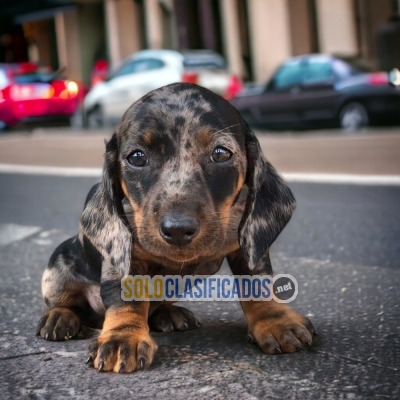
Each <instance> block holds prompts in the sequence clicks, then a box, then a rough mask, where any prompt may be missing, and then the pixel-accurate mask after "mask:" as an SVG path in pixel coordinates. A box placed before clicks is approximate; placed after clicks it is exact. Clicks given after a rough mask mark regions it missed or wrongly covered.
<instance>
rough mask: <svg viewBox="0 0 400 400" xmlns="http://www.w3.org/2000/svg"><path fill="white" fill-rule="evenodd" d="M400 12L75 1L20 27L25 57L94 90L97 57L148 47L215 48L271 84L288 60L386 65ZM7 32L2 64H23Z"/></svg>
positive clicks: (331, 6)
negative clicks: (386, 30)
mask: <svg viewBox="0 0 400 400" xmlns="http://www.w3.org/2000/svg"><path fill="white" fill-rule="evenodd" d="M49 1H50V2H51V0H48V2H47V3H46V4H47V5H49V4H50V3H49ZM59 3H60V2H59V1H58V2H57V5H59ZM399 9H400V1H399V0H334V1H332V0H75V1H73V0H71V1H70V2H65V4H63V6H62V7H59V6H57V7H50V8H49V7H47V8H46V7H44V8H43V9H42V10H39V11H36V12H27V13H21V9H19V11H18V14H17V15H13V23H14V25H16V26H19V27H20V28H21V35H22V36H23V38H22V39H21V38H20V40H22V42H24V43H25V44H24V45H25V46H26V51H25V52H20V54H26V56H25V57H27V58H28V59H29V60H30V61H39V62H42V63H45V64H51V65H52V66H53V68H57V69H62V70H63V71H64V74H65V75H66V76H68V77H69V78H70V79H77V80H81V81H83V82H85V83H86V84H87V85H88V84H89V82H90V73H91V70H92V68H93V66H94V63H95V62H96V61H97V60H100V59H106V60H107V61H108V62H109V64H110V65H111V66H112V67H113V66H116V65H117V64H118V63H119V62H120V61H121V60H122V59H123V58H125V57H126V56H128V55H130V54H132V53H134V52H136V51H138V50H141V49H144V48H151V49H161V48H167V49H176V50H184V49H211V50H215V51H217V52H219V53H221V54H223V55H224V56H225V58H226V59H227V61H228V65H229V68H230V70H231V71H232V72H234V73H236V74H237V75H238V76H240V77H242V78H243V79H245V80H253V81H258V82H263V81H265V80H267V79H268V77H269V76H270V75H271V74H272V73H273V71H274V70H275V69H276V68H277V67H278V66H279V64H281V63H282V62H284V61H285V60H286V59H287V58H289V57H292V56H296V55H301V54H307V53H332V54H339V55H342V56H346V57H352V58H359V59H361V60H363V61H364V62H365V63H367V64H370V65H371V66H373V67H379V66H380V64H381V60H380V59H381V58H382V57H384V56H385V54H384V55H383V56H382V54H381V53H382V51H381V52H380V49H381V50H382V49H384V48H385V45H386V42H385V40H386V39H383V44H380V42H379V40H380V39H379V35H378V33H379V29H380V28H381V27H382V26H384V25H385V24H386V23H387V22H388V21H389V19H390V18H392V21H395V20H396V18H394V19H393V17H395V16H396V15H397V16H398V15H399ZM7 34H8V33H7V32H3V33H2V32H1V31H0V58H3V59H0V62H4V61H20V60H15V59H14V60H12V57H13V55H12V54H11V56H10V53H9V52H8V53H7V48H3V49H2V50H1V45H2V37H4V35H7ZM17 36H18V35H17ZM381 36H382V37H384V35H383V34H382V35H381ZM386 41H387V40H386ZM379 46H380V47H379ZM388 46H389V45H388ZM388 46H387V47H388ZM14 47H15V46H14ZM388 49H389V50H383V52H385V51H386V53H387V52H390V46H389V47H388ZM399 49H400V46H397V50H394V51H400V50H399ZM7 54H8V56H7ZM7 57H8V58H9V59H10V58H11V59H10V60H8V59H7ZM19 57H21V55H20V56H19ZM22 57H24V56H22ZM399 58H400V56H399ZM389 64H390V62H389ZM389 64H388V65H389Z"/></svg>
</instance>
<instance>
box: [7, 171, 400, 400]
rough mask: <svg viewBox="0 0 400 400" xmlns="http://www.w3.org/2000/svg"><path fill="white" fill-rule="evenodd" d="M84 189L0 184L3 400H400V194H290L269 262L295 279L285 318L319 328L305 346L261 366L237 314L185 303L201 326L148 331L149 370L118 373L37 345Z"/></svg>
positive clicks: (52, 181)
mask: <svg viewBox="0 0 400 400" xmlns="http://www.w3.org/2000/svg"><path fill="white" fill-rule="evenodd" d="M94 182H96V179H95V178H72V177H51V176H34V175H11V174H3V175H0V271H1V273H2V279H0V301H1V303H0V304H1V307H0V312H1V315H0V335H1V336H0V349H1V352H0V398H1V399H16V398H18V399H21V398H22V399H25V398H27V399H70V398H74V399H89V398H96V399H97V398H99V399H126V398H164V399H169V398H174V399H194V398H196V399H199V398H200V399H202V398H213V399H283V398H285V399H367V398H371V399H388V398H390V399H398V398H400V382H399V379H398V377H399V371H400V334H399V332H400V302H399V295H398V291H399V287H400V206H399V205H400V187H385V186H379V187H374V186H361V185H354V186H344V185H323V184H300V183H296V184H293V183H292V184H291V187H292V189H293V191H294V193H295V195H296V198H297V200H298V208H297V210H296V212H295V214H294V217H293V218H292V220H291V222H290V223H289V225H288V226H287V228H286V229H285V230H284V232H283V233H282V234H281V236H280V237H279V239H278V240H277V242H276V243H275V244H274V245H273V247H272V262H273V266H274V271H275V273H290V274H292V275H293V276H295V277H296V279H297V281H298V282H299V287H300V290H299V295H298V297H297V299H296V301H295V302H294V304H293V307H294V308H295V309H296V310H298V311H300V312H302V313H304V314H306V315H308V316H309V317H310V318H311V319H312V321H313V322H314V324H315V326H316V327H317V329H318V332H319V336H318V337H317V340H316V342H315V346H314V347H313V348H312V349H310V350H308V351H304V352H300V353H296V354H292V355H279V356H268V355H264V354H263V353H261V351H260V350H259V349H258V348H257V347H255V346H254V345H251V344H249V343H247V342H246V332H247V331H246V324H245V320H244V317H243V314H242V311H241V309H240V306H239V305H238V304H236V303H215V302H212V303H210V302H208V303H190V304H189V305H186V304H184V306H187V307H188V308H191V309H192V310H193V311H194V312H195V314H196V316H197V317H198V318H199V320H200V321H201V322H202V326H201V328H199V329H197V330H195V331H188V332H184V333H169V334H159V333H157V334H154V337H155V339H156V341H157V342H158V344H159V350H158V353H157V355H156V357H155V360H154V363H153V365H152V367H151V368H150V369H149V370H147V371H143V372H137V373H134V374H131V375H117V374H105V373H98V372H96V371H95V370H93V369H90V368H88V367H87V366H86V365H85V363H84V362H85V359H86V349H87V346H88V343H89V340H87V339H86V340H70V341H67V342H58V343H52V342H45V341H43V340H41V339H38V338H36V337H35V335H34V331H35V327H36V324H37V322H38V319H39V317H40V315H41V312H42V310H43V308H44V307H43V306H44V304H43V301H42V299H41V295H40V279H41V273H42V271H43V269H44V267H45V265H46V263H47V260H48V258H49V256H50V254H51V252H52V250H53V249H54V248H55V246H56V245H57V244H58V243H60V242H61V241H62V240H64V239H66V238H67V237H69V236H70V235H72V234H74V233H75V232H76V229H77V225H78V219H79V214H80V212H81V209H82V206H83V201H84V198H85V196H86V193H87V191H88V189H89V188H90V187H91V185H92V184H93V183H94ZM11 224H17V225H11ZM223 268H224V269H226V268H227V267H226V266H224V267H223Z"/></svg>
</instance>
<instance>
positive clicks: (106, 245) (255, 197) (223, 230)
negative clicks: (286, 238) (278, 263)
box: [38, 83, 308, 372]
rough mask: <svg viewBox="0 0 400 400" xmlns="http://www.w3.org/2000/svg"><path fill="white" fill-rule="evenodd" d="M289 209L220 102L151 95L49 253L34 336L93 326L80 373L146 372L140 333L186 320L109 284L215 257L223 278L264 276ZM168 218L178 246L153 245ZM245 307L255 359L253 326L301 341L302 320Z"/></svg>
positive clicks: (129, 120) (205, 269)
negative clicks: (86, 365) (224, 266)
mask: <svg viewBox="0 0 400 400" xmlns="http://www.w3.org/2000/svg"><path fill="white" fill-rule="evenodd" d="M219 146H222V147H224V148H226V149H228V150H229V151H230V153H231V155H232V156H231V158H230V159H229V161H227V162H224V163H215V162H213V161H212V160H211V156H212V154H213V151H214V149H215V148H217V147H219ZM137 150H140V151H142V152H143V153H144V154H145V155H146V157H147V160H148V162H147V164H146V165H145V166H144V167H143V168H141V167H135V166H133V165H131V164H130V162H129V156H130V155H131V154H132V153H133V152H134V151H137ZM294 208H295V201H294V197H293V195H292V193H291V191H290V189H289V188H288V187H287V185H286V184H285V183H284V181H283V180H282V178H280V177H279V175H278V173H277V172H276V171H275V169H274V168H273V167H272V166H271V165H270V164H269V163H268V162H267V161H266V160H265V158H264V156H263V154H262V151H261V148H260V146H259V143H258V141H257V139H256V137H255V136H254V134H253V133H252V132H251V131H250V130H249V128H248V126H247V124H246V123H245V122H244V120H243V119H242V118H241V116H240V114H239V113H238V112H237V111H236V110H235V109H234V108H233V107H232V106H231V105H230V104H229V103H228V102H227V101H225V100H224V99H222V98H221V97H219V96H217V95H216V94H214V93H212V92H210V91H208V90H206V89H204V88H201V87H198V86H196V85H191V84H182V83H179V84H173V85H169V86H166V87H163V88H160V89H157V90H155V91H153V92H151V93H149V94H147V95H146V96H144V97H143V98H142V99H140V100H139V101H137V102H136V103H134V104H133V105H132V106H131V107H130V108H129V109H128V110H127V111H126V113H125V115H124V116H123V118H122V121H121V123H120V124H119V126H118V127H117V130H116V132H115V133H114V135H113V136H112V138H111V140H110V141H109V142H108V143H107V145H106V153H105V159H104V168H103V177H102V180H101V182H100V184H97V185H95V187H93V188H92V190H91V191H90V193H89V195H88V198H87V201H86V204H85V207H84V210H83V213H82V216H81V219H80V230H79V234H78V236H76V237H74V238H71V239H70V240H69V241H67V242H65V243H63V244H62V245H60V246H59V247H58V248H57V249H56V251H55V253H54V255H53V256H52V258H51V260H50V263H49V266H48V268H47V269H46V271H45V273H44V276H43V295H44V297H45V299H46V304H47V306H48V308H49V311H47V312H46V314H45V315H44V317H43V318H42V319H41V321H40V324H39V328H38V334H39V335H40V336H42V337H44V338H46V339H49V340H59V339H64V336H63V337H61V336H62V335H57V334H55V333H56V332H58V331H59V332H62V333H65V332H66V331H68V333H69V334H71V332H70V331H71V329H70V325H71V319H72V320H73V321H75V322H74V324H73V326H75V325H76V321H77V320H78V321H79V322H80V323H84V324H89V325H90V324H93V321H97V322H98V321H101V322H102V321H103V318H104V314H105V321H104V326H103V331H102V333H101V335H100V337H99V338H98V339H96V340H95V342H94V343H93V345H92V346H91V349H92V350H91V357H90V359H89V362H90V363H91V364H92V365H94V366H95V367H97V368H98V369H99V370H109V371H122V372H130V371H134V370H136V369H140V368H144V367H147V366H148V365H149V364H150V363H151V360H152V358H153V356H154V352H155V350H156V348H157V346H156V345H155V343H154V341H153V340H152V339H151V336H150V335H149V325H148V319H149V318H150V321H151V326H152V328H154V329H155V330H161V331H165V330H171V329H177V330H185V329H192V328H196V327H198V325H199V324H198V323H197V320H196V319H195V318H194V316H191V315H190V314H189V312H188V311H187V310H184V309H182V308H180V309H178V310H177V309H176V307H175V306H172V305H168V306H166V305H165V304H161V305H160V304H157V303H155V304H154V303H153V304H151V307H149V306H145V305H144V303H140V302H138V303H135V302H133V303H132V304H129V305H127V304H126V303H125V302H124V301H123V300H122V299H121V278H122V277H123V276H124V275H126V274H131V275H138V274H141V275H151V276H154V275H164V274H181V275H182V276H183V275H187V274H203V275H206V274H213V273H215V272H216V271H217V270H218V269H219V267H220V264H221V262H222V260H223V258H224V257H227V258H228V261H229V263H230V265H231V268H232V270H233V272H234V273H241V274H252V273H269V274H270V273H272V269H271V266H270V261H269V247H270V246H271V244H272V243H273V241H274V240H275V239H276V237H277V236H278V235H279V233H280V231H281V230H282V229H283V228H284V226H285V225H286V223H287V222H288V220H289V219H290V217H291V215H292V213H293V210H294ZM172 214H173V215H175V214H179V215H183V216H184V217H185V218H188V219H192V220H193V221H195V222H196V224H197V225H196V229H197V231H196V236H195V237H194V238H193V240H191V242H190V244H188V245H186V246H180V245H179V246H178V245H171V244H170V243H169V242H168V241H166V240H165V237H163V236H162V234H161V231H160V226H161V222H162V220H163V218H165V216H166V215H172ZM74 299H76V301H74ZM254 303H255V305H254V306H248V305H246V306H244V307H243V308H244V311H245V314H246V317H247V319H248V321H249V330H250V331H252V330H253V331H254V332H255V333H254V334H255V335H256V336H257V338H258V339H257V340H258V343H259V345H260V347H261V348H263V347H262V344H261V342H262V337H263V335H266V334H267V333H266V332H269V329H270V327H271V326H272V325H271V324H269V325H268V324H267V325H265V326H264V322H263V321H266V320H267V319H268V318H267V317H268V315H270V316H271V315H274V316H275V317H274V318H275V320H276V321H275V322H277V320H278V319H279V318H280V319H279V320H281V322H282V323H279V321H278V323H277V325H274V327H275V328H276V326H278V328H279V329H281V330H283V331H284V332H285V331H286V330H287V329H290V328H288V326H289V325H290V324H289V325H288V323H289V322H290V321H292V322H293V323H294V324H297V325H296V327H297V328H298V331H299V332H301V335H302V336H301V337H303V338H304V337H307V339H308V336H307V335H306V334H305V333H304V329H306V330H307V328H304V329H303V328H302V323H304V324H305V319H304V318H303V317H301V316H299V315H298V314H296V313H294V312H293V311H291V310H290V309H289V308H288V307H286V308H285V307H282V306H281V305H280V304H275V303H274V304H273V305H272V306H271V305H268V304H267V303H272V302H264V304H258V302H254ZM159 306H161V307H160V308H158V307H159ZM268 307H270V308H271V307H272V308H271V309H273V311H272V312H270V311H268V310H269V309H268ZM183 310H184V311H183ZM71 313H73V316H74V317H73V318H72V317H71ZM92 315H95V316H96V318H93V317H92ZM278 315H279V316H280V317H279V318H278V319H277V317H276V316H278ZM165 321H169V322H168V323H167V325H166V322H165ZM97 322H96V323H97ZM298 325H299V326H298ZM275 328H274V329H275ZM278 328H276V329H275V331H276V330H277V329H278ZM297 328H296V329H297ZM279 329H278V330H279ZM302 329H303V330H302ZM75 331H76V329H74V332H75ZM307 332H308V330H307ZM66 336H67V337H68V336H69V335H66ZM55 338H56V339H55ZM277 340H278V342H279V339H277ZM283 348H284V349H285V347H284V346H283ZM287 349H289V350H292V349H293V347H291V346H287ZM130 356H132V357H133V358H130Z"/></svg>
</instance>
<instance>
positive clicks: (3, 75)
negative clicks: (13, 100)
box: [0, 69, 8, 89]
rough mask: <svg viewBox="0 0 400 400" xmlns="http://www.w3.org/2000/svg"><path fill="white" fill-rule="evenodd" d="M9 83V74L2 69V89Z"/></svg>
mask: <svg viewBox="0 0 400 400" xmlns="http://www.w3.org/2000/svg"><path fill="white" fill-rule="evenodd" d="M7 85H8V79H7V74H6V71H4V69H0V89H3V88H4V87H6V86H7Z"/></svg>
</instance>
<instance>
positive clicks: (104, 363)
mask: <svg viewBox="0 0 400 400" xmlns="http://www.w3.org/2000/svg"><path fill="white" fill-rule="evenodd" d="M156 350H157V344H156V342H155V341H154V340H153V338H152V337H151V336H150V334H149V333H148V332H147V331H146V330H145V329H140V328H131V327H124V326H121V327H116V328H114V329H112V330H109V331H105V332H104V331H103V332H101V334H100V336H99V337H98V338H97V339H95V340H93V341H92V343H91V345H90V346H89V358H88V360H87V363H88V364H90V365H91V366H93V367H94V368H97V369H98V371H99V372H102V371H114V372H119V373H128V372H133V371H137V370H141V369H145V368H147V367H148V366H149V365H150V364H151V363H152V361H153V357H154V354H155V352H156Z"/></svg>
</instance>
